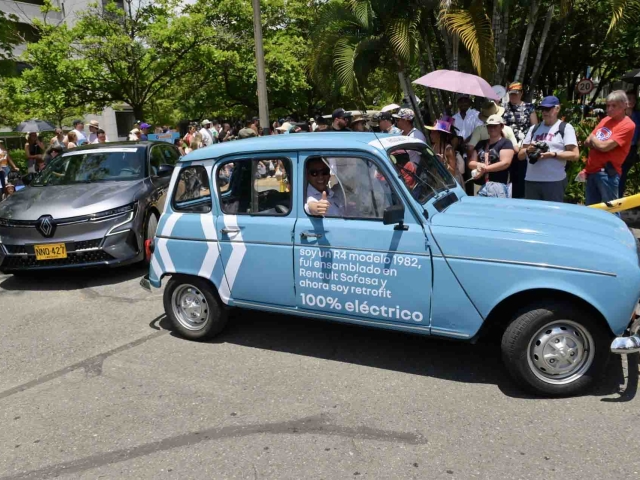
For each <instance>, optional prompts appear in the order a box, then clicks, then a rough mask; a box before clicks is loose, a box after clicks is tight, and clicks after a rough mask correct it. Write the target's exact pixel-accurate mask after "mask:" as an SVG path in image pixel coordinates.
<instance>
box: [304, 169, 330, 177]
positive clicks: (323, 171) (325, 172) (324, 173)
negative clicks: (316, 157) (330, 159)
mask: <svg viewBox="0 0 640 480" xmlns="http://www.w3.org/2000/svg"><path fill="white" fill-rule="evenodd" d="M309 175H311V176H312V177H317V176H318V175H322V176H323V177H326V176H329V175H331V170H330V169H328V168H323V169H321V170H309Z"/></svg>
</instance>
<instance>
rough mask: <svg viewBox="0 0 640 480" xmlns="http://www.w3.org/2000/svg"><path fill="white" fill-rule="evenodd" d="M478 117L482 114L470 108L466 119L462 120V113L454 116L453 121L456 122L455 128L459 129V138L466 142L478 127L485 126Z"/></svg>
mask: <svg viewBox="0 0 640 480" xmlns="http://www.w3.org/2000/svg"><path fill="white" fill-rule="evenodd" d="M478 115H480V112H478V111H477V110H474V109H473V108H470V109H469V110H467V114H466V115H465V116H464V118H462V115H460V112H458V113H456V114H455V115H454V116H453V119H454V120H455V122H454V124H453V126H454V127H456V128H457V129H458V135H459V136H461V137H462V138H464V139H465V140H466V139H467V138H469V137H470V136H471V134H472V133H473V130H474V129H475V128H476V127H479V126H480V125H483V124H484V122H483V121H482V120H480V119H479V118H478Z"/></svg>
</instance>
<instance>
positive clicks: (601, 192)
mask: <svg viewBox="0 0 640 480" xmlns="http://www.w3.org/2000/svg"><path fill="white" fill-rule="evenodd" d="M508 97H509V100H508V101H507V102H505V103H504V104H498V103H496V102H494V101H492V100H489V101H486V102H484V103H482V99H476V103H477V104H478V105H480V107H479V109H474V108H473V102H472V99H471V98H470V96H469V95H464V94H461V95H459V96H458V97H457V98H456V106H457V112H456V113H455V114H454V115H443V116H442V117H441V118H439V119H438V120H436V121H435V122H434V124H433V125H430V126H427V127H426V128H427V132H422V131H421V130H420V129H418V128H417V127H416V125H415V124H414V120H415V117H416V113H415V112H414V111H413V110H411V109H410V108H402V107H401V106H400V105H397V104H391V105H387V106H385V107H383V108H382V109H381V110H380V111H379V112H375V113H374V114H372V115H367V114H366V113H362V112H353V113H352V112H350V111H347V110H345V109H343V108H338V109H336V110H334V111H333V113H332V114H331V115H330V116H329V115H327V116H322V115H317V116H315V117H314V118H310V119H309V120H308V121H303V122H298V121H296V120H295V119H294V118H292V117H289V118H281V119H278V120H276V121H274V122H273V124H272V125H271V129H270V132H269V134H270V135H282V134H285V135H286V134H294V133H301V132H347V131H353V132H366V131H373V132H380V133H387V134H391V135H406V136H409V137H414V138H418V139H420V140H422V141H424V142H428V143H429V144H430V146H431V147H432V149H433V150H434V152H435V154H436V155H437V156H438V158H439V159H440V160H441V161H442V162H443V164H444V166H445V167H446V169H447V170H448V171H449V172H450V173H451V175H452V176H453V177H454V178H455V179H456V180H457V181H458V183H459V184H460V185H462V186H463V187H464V188H465V189H466V191H467V194H469V195H480V196H489V197H500V198H506V197H512V198H526V199H531V200H545V201H555V202H562V201H564V194H565V189H566V186H567V184H568V178H567V173H566V170H567V168H566V167H567V162H573V161H578V160H580V152H579V142H578V139H577V137H576V132H575V129H574V127H573V126H572V125H571V124H570V123H566V122H564V121H563V120H562V119H561V116H560V114H561V106H560V101H559V100H558V98H557V97H555V96H548V97H545V98H544V99H542V101H541V102H540V103H539V105H538V106H537V108H536V106H535V105H533V104H532V103H528V102H525V101H523V85H522V84H521V83H517V82H515V83H512V84H511V85H509V88H508ZM636 98H637V97H636V92H624V91H619V90H618V91H614V92H612V93H611V94H610V95H609V96H608V97H607V111H606V115H605V114H604V112H602V115H600V119H601V121H600V123H599V124H598V126H597V127H596V128H595V129H594V131H593V132H592V133H591V135H589V137H588V138H587V139H586V140H585V142H584V145H585V146H587V147H588V148H589V155H588V158H587V162H586V167H585V169H584V170H583V171H582V172H581V173H580V175H578V177H577V178H576V180H578V181H584V182H586V202H585V203H586V204H587V205H591V204H594V203H600V202H608V201H611V200H614V199H616V198H620V197H622V196H624V191H625V187H626V178H627V174H628V172H629V170H630V169H631V167H633V165H635V164H636V163H637V161H638V149H637V148H638V138H639V137H640V111H637V110H636ZM538 112H540V116H538ZM87 127H88V132H86V131H85V124H84V122H83V121H82V120H76V121H74V122H73V129H72V130H71V131H69V132H68V133H67V134H66V135H65V134H64V132H63V131H62V130H61V129H56V131H55V135H54V136H53V138H52V139H51V141H50V142H49V145H47V146H45V145H44V144H43V142H42V140H41V139H40V138H39V136H38V134H37V133H36V132H28V133H27V135H26V138H27V142H26V144H25V147H24V149H25V154H26V157H27V162H28V170H29V172H30V173H38V172H39V171H40V170H42V168H44V166H45V165H46V164H47V163H48V161H49V160H50V159H51V158H55V156H57V155H59V154H61V153H62V152H63V151H64V150H68V149H72V148H75V147H77V146H80V145H84V144H97V143H106V142H108V141H109V140H108V139H107V136H106V133H105V131H104V130H102V129H101V128H100V124H99V122H98V121H96V120H91V121H90V122H88V124H87ZM174 131H175V130H174V129H172V128H170V127H169V126H166V125H165V126H162V127H160V126H158V127H155V129H154V131H153V133H156V134H163V133H172V132H174ZM150 132H151V125H150V124H148V123H145V122H141V121H137V122H136V123H135V125H134V128H133V129H132V130H131V131H130V133H129V140H130V141H144V140H147V139H148V136H149V134H150ZM265 133H266V132H264V131H263V129H262V128H261V126H260V121H259V119H258V117H253V118H250V119H247V120H246V121H244V122H235V123H234V124H233V125H232V124H231V123H226V122H224V123H221V122H219V121H217V120H213V121H211V120H208V119H205V120H203V121H201V122H199V123H191V124H190V125H189V127H188V131H187V133H186V134H185V135H184V136H181V137H178V138H177V139H176V140H175V141H174V143H175V145H176V147H177V148H178V149H179V151H180V153H181V154H182V155H186V154H189V153H190V152H192V151H193V150H197V149H199V148H203V147H207V146H209V145H213V144H215V143H219V142H228V141H233V140H242V139H247V138H253V137H260V136H263V135H264V134H265ZM425 133H427V134H428V140H427V137H426V136H425ZM17 170H18V168H17V167H16V165H15V163H14V162H13V161H12V159H11V158H10V156H9V154H8V152H7V150H6V149H5V148H4V146H3V144H2V142H1V141H0V181H1V182H2V184H0V187H2V188H4V184H5V183H6V179H7V178H8V177H9V175H10V173H11V171H17Z"/></svg>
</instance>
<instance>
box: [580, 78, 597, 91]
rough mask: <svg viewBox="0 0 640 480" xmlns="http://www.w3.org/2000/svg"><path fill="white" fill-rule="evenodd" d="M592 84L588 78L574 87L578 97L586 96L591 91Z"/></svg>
mask: <svg viewBox="0 0 640 480" xmlns="http://www.w3.org/2000/svg"><path fill="white" fill-rule="evenodd" d="M593 87H594V85H593V82H592V81H591V80H590V79H588V78H583V79H582V80H580V81H579V82H578V84H577V85H576V90H577V91H578V93H579V94H580V95H588V94H589V93H591V91H592V90H593Z"/></svg>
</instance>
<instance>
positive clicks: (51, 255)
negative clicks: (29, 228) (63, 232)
mask: <svg viewBox="0 0 640 480" xmlns="http://www.w3.org/2000/svg"><path fill="white" fill-rule="evenodd" d="M33 249H34V250H35V252H36V260H55V259H56V258H67V246H66V245H65V244H64V243H50V244H48V245H34V246H33Z"/></svg>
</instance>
